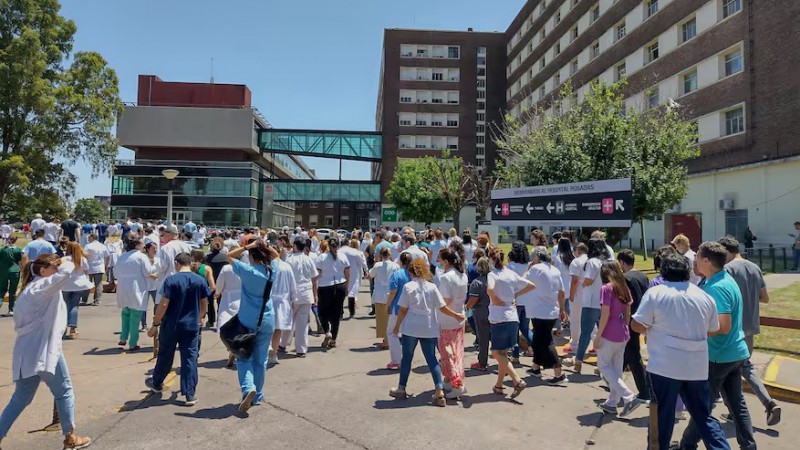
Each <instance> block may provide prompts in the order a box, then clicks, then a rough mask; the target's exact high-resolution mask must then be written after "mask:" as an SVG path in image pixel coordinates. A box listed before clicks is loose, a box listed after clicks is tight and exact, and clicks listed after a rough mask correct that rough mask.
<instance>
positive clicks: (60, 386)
mask: <svg viewBox="0 0 800 450" xmlns="http://www.w3.org/2000/svg"><path fill="white" fill-rule="evenodd" d="M40 381H44V384H46V385H47V387H48V388H50V392H52V394H53V397H55V400H56V408H57V409H58V417H59V418H60V419H61V432H62V434H64V435H65V436H66V435H67V434H68V433H69V431H70V430H71V429H73V428H74V427H75V398H74V396H73V392H72V380H71V379H70V377H69V369H68V368H67V361H66V360H65V359H64V355H63V354H62V355H61V356H60V357H59V358H58V364H57V365H56V373H55V374H50V373H47V372H39V373H38V374H37V375H34V376H32V377H28V378H22V379H20V380H17V383H16V387H15V389H14V394H13V395H12V396H11V400H10V401H9V402H8V406H6V409H4V410H3V414H2V415H0V439H2V438H4V437H5V436H6V435H7V434H8V430H9V429H10V428H11V425H13V424H14V421H15V420H17V417H19V415H20V414H22V411H24V410H25V408H26V407H27V406H28V405H29V404H30V403H31V401H33V397H34V395H36V390H37V389H38V388H39V382H40Z"/></svg>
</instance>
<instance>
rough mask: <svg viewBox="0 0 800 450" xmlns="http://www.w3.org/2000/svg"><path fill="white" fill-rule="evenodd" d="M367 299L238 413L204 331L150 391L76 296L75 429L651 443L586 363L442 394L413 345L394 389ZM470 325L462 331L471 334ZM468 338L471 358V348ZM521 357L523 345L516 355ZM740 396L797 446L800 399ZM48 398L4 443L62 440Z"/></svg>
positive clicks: (468, 443)
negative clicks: (777, 419)
mask: <svg viewBox="0 0 800 450" xmlns="http://www.w3.org/2000/svg"><path fill="white" fill-rule="evenodd" d="M366 305H368V302H367V295H366V294H364V293H362V295H361V302H360V305H359V308H358V312H359V314H358V315H357V316H356V318H355V319H354V320H350V321H345V322H344V323H343V325H342V331H341V334H340V339H339V347H338V348H336V349H333V350H330V351H327V352H323V351H321V350H320V349H319V344H320V342H321V338H320V337H312V338H311V344H312V345H313V346H314V348H312V350H311V351H310V352H309V354H308V357H307V358H305V359H297V358H295V357H293V356H292V355H291V353H290V354H289V355H288V356H285V357H284V358H282V359H281V361H280V364H278V365H277V366H275V367H272V368H270V369H269V371H268V373H267V384H266V391H265V392H266V403H265V404H263V405H261V406H257V407H254V408H253V409H252V410H251V414H250V417H247V418H244V417H240V416H239V415H238V414H237V413H236V404H237V403H238V401H239V396H240V394H239V387H238V382H237V377H236V371H235V370H231V369H226V368H225V367H224V365H225V364H224V363H225V358H226V352H225V350H224V347H223V346H222V344H221V342H220V341H219V339H218V337H217V335H216V334H215V333H213V332H210V331H205V332H204V333H203V342H202V350H201V355H200V382H199V386H198V392H197V397H198V399H199V401H198V403H197V405H196V406H194V407H185V406H182V405H181V403H180V402H178V401H177V395H178V393H177V391H178V390H179V388H178V379H177V377H171V378H170V379H169V381H168V383H166V384H167V387H168V389H167V392H165V393H164V394H163V395H160V396H159V395H151V394H148V392H147V391H146V389H145V387H144V380H145V378H146V377H147V374H148V372H149V371H150V370H151V369H152V367H153V364H154V362H153V361H151V360H150V357H151V350H152V349H151V347H150V346H151V345H152V343H151V342H148V341H147V338H146V337H144V333H143V334H142V336H143V340H144V345H145V346H146V347H145V349H144V350H145V351H143V352H140V353H133V354H128V353H123V352H122V351H121V350H120V348H119V347H117V346H116V343H117V336H115V335H114V332H115V331H118V329H119V326H120V325H119V313H118V309H117V307H116V304H115V299H114V296H113V295H109V294H105V296H104V299H103V304H102V305H101V306H99V307H91V306H85V307H81V308H80V318H79V331H80V337H79V338H78V339H77V340H74V341H66V342H65V343H64V347H65V351H66V355H67V362H68V365H69V367H70V372H71V375H72V380H73V384H74V386H75V393H76V418H77V424H78V427H77V431H78V432H79V433H81V434H84V435H89V436H91V437H92V438H94V440H95V443H94V444H93V446H92V448H96V449H109V450H111V449H125V450H137V449H158V448H176V446H179V447H180V448H194V449H211V448H214V449H216V448H256V447H255V446H258V447H259V448H291V449H294V448H298V449H300V448H302V449H325V450H331V449H351V448H352V449H408V448H434V447H435V448H437V449H451V448H452V449H455V448H459V449H465V448H466V449H471V448H476V449H477V448H480V449H484V448H490V447H491V448H496V447H497V446H498V445H505V446H507V447H509V448H522V447H532V448H558V449H589V448H591V449H620V450H625V449H642V448H645V444H646V435H647V414H648V412H647V409H646V408H645V407H642V408H640V409H639V410H637V411H636V412H634V413H633V414H632V415H631V416H630V417H629V418H628V419H612V418H611V417H609V416H603V415H602V414H601V413H600V411H599V409H598V408H597V407H596V406H595V401H596V400H600V399H604V398H605V397H606V395H607V394H606V391H605V390H603V388H602V387H601V384H602V383H601V382H600V380H599V378H598V377H597V376H594V375H571V374H570V378H571V381H570V383H568V384H566V385H564V386H548V385H546V384H545V383H543V382H541V380H538V379H535V378H527V381H528V384H529V386H530V387H529V389H527V390H526V391H525V392H523V394H522V395H521V396H520V397H519V398H518V400H519V401H518V402H512V401H509V400H507V399H502V398H499V397H498V396H496V395H494V394H492V392H491V387H492V385H493V384H494V380H495V377H496V376H495V375H494V374H492V373H490V372H489V373H486V372H480V373H476V372H470V371H469V370H468V371H467V375H468V380H467V387H468V389H469V395H467V396H464V397H463V398H462V401H461V402H455V401H451V402H450V403H448V405H447V407H446V408H437V407H434V406H430V405H429V401H430V396H431V394H432V389H433V386H432V382H431V379H430V375H429V374H428V372H427V368H426V365H425V363H424V360H423V358H422V355H421V352H419V351H418V352H417V355H416V356H417V358H416V359H415V362H414V369H413V373H412V375H411V379H410V382H409V386H408V388H409V391H410V392H412V393H415V394H416V395H415V397H413V398H411V399H409V400H405V401H400V400H394V399H391V398H390V397H389V396H388V393H389V389H390V388H391V387H393V386H395V385H396V384H397V380H398V374H397V372H390V371H387V370H384V369H383V367H384V366H385V365H386V363H387V362H388V352H385V351H379V350H377V349H376V348H375V347H374V345H373V344H374V343H376V342H377V340H376V339H374V338H373V336H374V333H375V331H374V320H373V319H371V318H369V317H368V316H367V312H368V308H367V307H366ZM471 339H472V338H471V336H469V335H468V336H467V340H468V343H471ZM13 341H14V331H13V323H12V319H10V318H7V317H3V318H0V342H2V343H3V344H4V347H5V348H6V352H4V353H3V356H2V357H0V403H1V404H2V405H4V404H5V403H6V402H7V401H8V399H9V398H10V396H11V394H12V392H13V389H14V385H13V383H12V382H11V373H10V368H11V350H12V348H13ZM290 350H291V349H290ZM472 350H473V349H471V348H470V349H469V351H468V352H467V355H466V357H465V365H469V363H471V362H473V361H474V360H475V353H474V352H473V351H472ZM176 363H177V358H176ZM490 363H491V360H490ZM529 363H530V360H529V359H528V358H523V364H525V365H527V364H529ZM526 368H527V367H521V368H519V369H518V372H519V373H520V374H522V373H524V371H525V369H526ZM591 371H592V370H591V368H589V369H588V370H587V369H584V372H591ZM545 375H546V377H548V376H549V375H550V374H547V373H545ZM630 385H631V386H633V382H632V381H631V383H630ZM747 401H748V405H749V406H750V408H751V412H752V416H753V423H754V425H755V427H756V431H757V432H756V439H757V441H758V444H759V446H760V447H761V448H767V449H776V450H778V449H787V450H788V449H795V448H797V447H796V446H797V442H798V440H800V429H798V428H797V427H791V425H792V424H793V423H797V418H798V417H800V405H792V404H785V403H784V404H783V410H784V413H783V422H782V423H781V424H779V425H778V426H777V427H776V428H775V429H767V427H766V424H765V422H766V418H765V415H764V413H763V408H761V405H760V404H759V403H758V401H757V400H756V399H755V397H753V396H751V395H749V394H748V395H747ZM0 407H2V406H1V405H0ZM51 408H52V396H51V395H50V394H49V392H48V390H47V388H46V387H44V386H42V387H41V388H40V390H39V392H38V394H37V396H36V398H35V400H34V402H33V403H32V404H31V405H30V406H29V407H28V409H27V410H26V411H25V412H24V413H23V415H22V416H21V417H20V419H19V420H18V421H17V423H15V424H14V427H13V428H12V429H11V432H10V434H9V436H8V437H6V439H4V441H3V449H4V450H15V449H20V450H22V449H26V450H30V449H56V448H61V447H60V442H61V437H60V436H59V433H58V432H31V431H32V430H38V429H41V428H42V427H43V426H45V425H47V424H48V423H50V418H51V417H50V416H51ZM722 412H723V411H721V409H720V408H718V410H717V411H716V413H717V414H718V415H719V414H722ZM685 426H686V422H681V423H679V424H678V425H677V426H676V431H675V434H674V438H675V439H677V438H678V437H679V436H680V435H679V433H680V432H682V430H683V428H684V427H685ZM725 430H726V432H727V433H728V436H729V437H730V442H731V444H732V447H733V448H736V447H737V445H736V442H735V439H734V430H733V427H732V426H730V425H725ZM590 443H593V444H590Z"/></svg>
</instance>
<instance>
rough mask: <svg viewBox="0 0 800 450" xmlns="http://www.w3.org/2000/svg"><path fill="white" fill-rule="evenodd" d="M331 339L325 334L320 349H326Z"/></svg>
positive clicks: (329, 335) (330, 336) (328, 334)
mask: <svg viewBox="0 0 800 450" xmlns="http://www.w3.org/2000/svg"><path fill="white" fill-rule="evenodd" d="M331 339H333V335H332V334H330V333H325V339H323V340H322V348H328V344H330V343H331Z"/></svg>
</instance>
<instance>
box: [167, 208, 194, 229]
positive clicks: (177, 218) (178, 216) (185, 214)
mask: <svg viewBox="0 0 800 450" xmlns="http://www.w3.org/2000/svg"><path fill="white" fill-rule="evenodd" d="M191 220H192V212H191V211H172V223H174V224H175V225H176V226H179V227H182V226H183V225H184V224H186V222H189V221H191Z"/></svg>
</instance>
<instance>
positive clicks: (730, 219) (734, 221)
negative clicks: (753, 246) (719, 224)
mask: <svg viewBox="0 0 800 450" xmlns="http://www.w3.org/2000/svg"><path fill="white" fill-rule="evenodd" d="M745 230H747V210H746V209H732V210H728V211H725V234H728V235H731V236H733V237H735V238H736V239H738V240H739V242H744V232H745Z"/></svg>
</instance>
